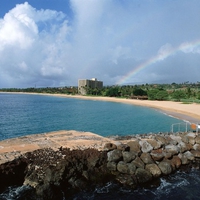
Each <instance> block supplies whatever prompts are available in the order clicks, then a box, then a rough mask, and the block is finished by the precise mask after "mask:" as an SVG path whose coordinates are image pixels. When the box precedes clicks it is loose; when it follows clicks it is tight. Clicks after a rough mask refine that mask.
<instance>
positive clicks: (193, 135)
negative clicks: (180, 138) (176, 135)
mask: <svg viewBox="0 0 200 200" xmlns="http://www.w3.org/2000/svg"><path fill="white" fill-rule="evenodd" d="M186 136H187V137H192V138H196V133H193V132H189V133H187V134H186Z"/></svg>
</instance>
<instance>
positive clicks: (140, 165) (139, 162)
mask: <svg viewBox="0 0 200 200" xmlns="http://www.w3.org/2000/svg"><path fill="white" fill-rule="evenodd" d="M131 163H132V164H134V165H135V166H136V167H138V168H143V169H144V163H143V162H142V160H141V159H140V158H139V157H138V156H137V157H136V158H135V159H134V160H133V161H132V162H131Z"/></svg>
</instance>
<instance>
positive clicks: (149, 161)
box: [140, 153, 154, 164]
mask: <svg viewBox="0 0 200 200" xmlns="http://www.w3.org/2000/svg"><path fill="white" fill-rule="evenodd" d="M140 158H141V160H142V161H143V162H144V163H145V164H153V163H154V161H153V159H152V158H151V155H150V154H149V153H142V154H141V156H140Z"/></svg>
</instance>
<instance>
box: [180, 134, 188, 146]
mask: <svg viewBox="0 0 200 200" xmlns="http://www.w3.org/2000/svg"><path fill="white" fill-rule="evenodd" d="M180 137H181V139H182V142H184V143H186V144H187V143H189V139H188V137H187V136H185V135H181V136H180Z"/></svg>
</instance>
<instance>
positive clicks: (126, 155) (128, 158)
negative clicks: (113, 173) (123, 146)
mask: <svg viewBox="0 0 200 200" xmlns="http://www.w3.org/2000/svg"><path fill="white" fill-rule="evenodd" d="M122 155H123V160H124V162H126V163H129V162H131V161H133V160H134V159H135V157H136V154H135V153H134V152H133V151H130V152H128V151H123V152H122Z"/></svg>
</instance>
